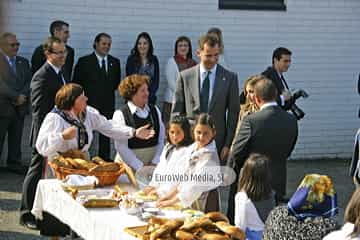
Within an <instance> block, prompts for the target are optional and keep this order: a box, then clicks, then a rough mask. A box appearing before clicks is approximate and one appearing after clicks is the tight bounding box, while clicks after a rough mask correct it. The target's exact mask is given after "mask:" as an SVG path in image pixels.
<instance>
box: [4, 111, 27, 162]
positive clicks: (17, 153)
mask: <svg viewBox="0 0 360 240" xmlns="http://www.w3.org/2000/svg"><path fill="white" fill-rule="evenodd" d="M23 128H24V116H20V115H18V114H15V115H13V116H9V117H0V156H1V153H2V149H3V147H4V142H5V137H6V134H7V136H8V155H7V161H6V163H7V165H21V139H22V133H23Z"/></svg>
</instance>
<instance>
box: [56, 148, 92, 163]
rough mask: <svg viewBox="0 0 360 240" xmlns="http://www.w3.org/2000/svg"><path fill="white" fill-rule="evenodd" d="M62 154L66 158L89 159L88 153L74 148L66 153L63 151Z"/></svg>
mask: <svg viewBox="0 0 360 240" xmlns="http://www.w3.org/2000/svg"><path fill="white" fill-rule="evenodd" d="M61 155H62V156H63V157H64V158H80V159H84V160H88V155H87V154H86V153H84V152H82V151H80V150H78V149H72V150H69V151H66V152H64V153H61Z"/></svg>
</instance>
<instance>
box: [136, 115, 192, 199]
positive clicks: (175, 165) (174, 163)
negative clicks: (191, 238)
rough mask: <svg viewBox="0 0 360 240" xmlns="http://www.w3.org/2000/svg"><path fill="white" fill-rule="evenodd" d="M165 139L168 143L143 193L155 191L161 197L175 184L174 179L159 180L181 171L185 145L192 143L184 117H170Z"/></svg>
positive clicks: (189, 129)
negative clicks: (170, 180) (168, 180)
mask: <svg viewBox="0 0 360 240" xmlns="http://www.w3.org/2000/svg"><path fill="white" fill-rule="evenodd" d="M167 139H168V144H167V145H166V146H165V147H164V149H163V151H162V153H161V156H160V162H159V164H158V165H157V166H156V168H155V170H154V172H153V175H152V179H151V182H150V184H149V186H148V187H146V188H144V189H143V192H144V193H145V194H148V195H151V194H153V193H156V194H157V195H158V196H160V197H162V196H164V195H165V194H166V193H167V192H169V191H170V190H171V189H172V188H173V187H175V186H176V185H177V183H176V182H174V181H172V182H164V181H161V176H164V175H165V174H166V175H170V174H180V173H181V167H182V166H183V165H184V163H183V156H184V154H185V152H186V147H187V146H189V145H190V144H191V143H192V137H191V127H190V123H189V121H188V120H187V118H186V117H184V116H174V117H173V118H172V119H171V121H170V123H169V128H168V131H167Z"/></svg>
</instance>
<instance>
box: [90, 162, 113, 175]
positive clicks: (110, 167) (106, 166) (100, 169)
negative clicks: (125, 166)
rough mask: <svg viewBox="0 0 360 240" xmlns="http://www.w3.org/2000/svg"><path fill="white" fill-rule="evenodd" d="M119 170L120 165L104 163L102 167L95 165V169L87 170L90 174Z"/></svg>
mask: <svg viewBox="0 0 360 240" xmlns="http://www.w3.org/2000/svg"><path fill="white" fill-rule="evenodd" d="M119 170H120V165H119V164H117V163H106V164H102V165H96V166H95V167H93V168H91V169H90V170H89V172H90V173H92V172H117V171H119Z"/></svg>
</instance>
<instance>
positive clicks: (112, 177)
mask: <svg viewBox="0 0 360 240" xmlns="http://www.w3.org/2000/svg"><path fill="white" fill-rule="evenodd" d="M48 164H49V166H50V167H51V168H52V169H53V170H54V172H55V175H56V177H57V178H58V179H60V180H63V179H64V178H66V176H67V175H70V174H78V175H83V176H95V177H97V178H98V179H99V185H100V186H106V185H113V184H115V183H116V181H117V180H118V178H119V176H120V175H121V174H123V173H125V169H124V168H123V167H121V168H120V170H119V171H116V172H89V171H87V170H83V169H73V168H64V167H59V166H58V165H57V164H54V163H52V162H49V163H48Z"/></svg>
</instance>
